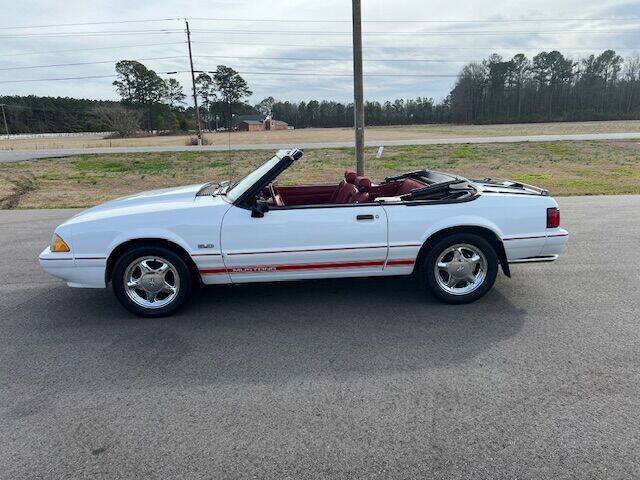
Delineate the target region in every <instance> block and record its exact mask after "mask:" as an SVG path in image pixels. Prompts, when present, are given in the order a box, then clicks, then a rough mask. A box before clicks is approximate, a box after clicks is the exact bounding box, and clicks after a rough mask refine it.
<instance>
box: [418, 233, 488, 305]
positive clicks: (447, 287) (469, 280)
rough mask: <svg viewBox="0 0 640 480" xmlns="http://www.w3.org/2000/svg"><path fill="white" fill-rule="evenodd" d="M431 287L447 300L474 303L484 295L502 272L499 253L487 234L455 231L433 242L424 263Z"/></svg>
mask: <svg viewBox="0 0 640 480" xmlns="http://www.w3.org/2000/svg"><path fill="white" fill-rule="evenodd" d="M422 274H423V275H424V277H425V280H426V282H427V285H428V287H429V290H430V291H431V293H433V295H434V296H435V297H437V298H438V299H439V300H441V301H443V302H446V303H454V304H461V303H470V302H473V301H475V300H477V299H479V298H480V297H482V296H484V295H485V294H486V293H487V292H488V291H489V290H491V287H492V286H493V284H494V282H495V280H496V276H497V274H498V256H497V255H496V252H495V249H494V248H493V247H492V246H491V244H490V243H489V242H488V241H487V240H486V239H485V238H483V237H481V236H479V235H475V234H471V233H458V234H452V235H449V236H447V237H444V238H442V239H441V240H439V241H438V242H436V243H435V245H433V246H432V247H431V248H430V249H429V251H428V253H427V255H426V256H425V259H424V263H423V265H422Z"/></svg>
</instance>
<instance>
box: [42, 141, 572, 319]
mask: <svg viewBox="0 0 640 480" xmlns="http://www.w3.org/2000/svg"><path fill="white" fill-rule="evenodd" d="M302 155H303V153H302V151H300V150H282V151H279V152H278V153H277V154H276V155H275V156H274V157H273V158H272V159H271V160H269V161H267V162H266V163H265V164H263V165H262V166H260V167H259V168H257V169H256V170H255V171H253V172H252V173H250V174H249V175H247V176H246V177H245V178H243V179H241V180H240V181H238V182H221V183H207V184H204V185H193V186H189V187H181V188H171V189H165V190H156V191H151V192H145V193H140V194H137V195H132V196H129V197H125V198H120V199H117V200H113V201H110V202H107V203H104V204H102V205H99V206H97V207H94V208H91V209H89V210H86V211H84V212H81V213H79V214H78V215H76V216H74V217H73V218H71V219H69V220H68V221H66V222H65V223H63V224H62V225H60V226H59V227H58V228H56V229H55V232H54V234H53V237H52V240H51V245H50V246H49V247H47V248H46V249H45V250H44V251H43V252H42V253H41V254H40V257H39V259H40V264H41V265H42V267H43V268H44V269H45V270H46V271H47V272H49V273H50V274H52V275H54V276H56V277H59V278H62V279H63V280H65V281H66V282H67V284H68V285H69V286H70V287H85V288H105V287H106V286H107V285H108V284H109V283H111V284H112V286H113V291H114V293H115V295H116V297H117V298H118V300H119V301H120V302H121V303H122V305H124V307H125V308H127V309H128V310H130V311H131V312H133V313H135V314H138V315H141V316H146V317H159V316H163V315H169V314H171V313H173V312H175V311H176V310H177V309H178V308H179V307H181V306H182V305H184V303H185V302H186V301H187V299H188V298H189V295H190V293H191V292H192V290H193V288H194V287H196V286H198V285H200V284H230V283H247V282H272V281H280V280H304V279H312V278H332V277H372V276H389V275H412V274H413V275H415V276H416V277H417V278H418V279H422V280H423V281H424V283H425V284H426V285H427V287H428V288H429V290H430V291H431V292H432V294H433V295H434V296H435V297H436V298H438V299H439V300H441V301H444V302H447V303H452V304H460V303H468V302H472V301H474V300H477V299H478V298H480V297H482V296H483V295H484V294H485V293H487V291H489V290H490V289H491V287H492V286H493V283H494V281H495V279H496V275H497V274H498V269H499V268H501V269H502V271H503V272H504V274H505V275H507V276H510V272H509V265H510V264H513V263H524V262H548V261H553V260H555V259H556V258H558V255H559V254H560V253H562V251H563V250H564V248H565V245H566V242H567V238H568V233H567V232H566V230H563V229H561V228H560V212H559V210H558V205H557V204H556V202H555V201H554V200H553V199H552V198H551V197H549V196H548V194H547V192H546V191H545V190H542V189H540V188H537V187H533V186H530V185H524V184H521V183H517V182H511V181H496V180H491V179H484V180H469V179H467V178H463V177H460V176H455V175H450V174H445V173H439V172H435V171H430V170H421V171H415V172H409V173H405V174H402V175H398V176H395V177H388V178H385V179H384V180H383V181H381V182H380V183H373V182H371V180H370V179H369V178H366V177H359V176H357V175H356V173H355V172H352V171H347V172H346V173H345V175H344V179H336V182H335V183H334V184H332V185H297V186H280V185H278V184H277V183H276V182H277V179H278V177H279V176H280V174H282V172H284V171H285V170H286V169H288V168H289V167H292V168H295V164H296V162H298V161H299V160H300V158H301V157H302ZM338 180H340V181H338Z"/></svg>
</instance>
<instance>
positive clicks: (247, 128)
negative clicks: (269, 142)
mask: <svg viewBox="0 0 640 480" xmlns="http://www.w3.org/2000/svg"><path fill="white" fill-rule="evenodd" d="M264 129H265V124H264V122H259V121H258V120H242V121H241V122H239V123H238V131H239V132H261V131H263V130H264Z"/></svg>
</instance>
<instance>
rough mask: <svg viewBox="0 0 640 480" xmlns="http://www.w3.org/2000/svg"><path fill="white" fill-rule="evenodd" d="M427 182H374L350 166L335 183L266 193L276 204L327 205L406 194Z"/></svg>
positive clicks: (407, 180)
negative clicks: (340, 179)
mask: <svg viewBox="0 0 640 480" xmlns="http://www.w3.org/2000/svg"><path fill="white" fill-rule="evenodd" d="M425 186H426V184H424V183H422V182H419V181H417V180H413V179H411V178H406V179H403V180H397V181H393V182H389V183H383V184H381V185H373V184H372V183H371V180H370V179H369V178H367V177H358V176H357V175H356V172H354V171H352V170H347V171H346V172H345V173H344V179H343V180H342V181H341V182H340V183H339V184H338V185H337V186H336V185H300V186H285V187H278V186H274V187H273V188H274V192H275V196H274V195H272V193H271V190H270V188H265V190H264V192H263V193H264V195H265V197H268V198H271V199H272V200H271V201H272V202H273V203H274V204H275V205H277V206H300V205H326V204H333V205H339V204H350V203H369V202H373V201H375V199H376V198H379V197H397V196H400V195H405V194H407V193H409V192H411V191H412V190H415V189H416V188H423V187H425Z"/></svg>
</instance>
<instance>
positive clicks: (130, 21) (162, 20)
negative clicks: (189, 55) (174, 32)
mask: <svg viewBox="0 0 640 480" xmlns="http://www.w3.org/2000/svg"><path fill="white" fill-rule="evenodd" d="M173 20H182V18H156V19H143V20H114V21H104V22H81V23H50V24H47V25H21V26H18V27H16V26H11V27H6V26H5V27H0V30H18V29H20V30H22V29H25V28H52V27H81V26H88V25H116V24H123V23H149V22H169V21H173Z"/></svg>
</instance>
